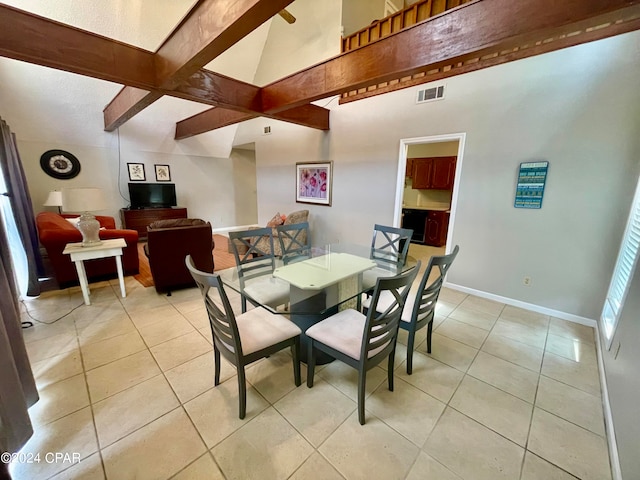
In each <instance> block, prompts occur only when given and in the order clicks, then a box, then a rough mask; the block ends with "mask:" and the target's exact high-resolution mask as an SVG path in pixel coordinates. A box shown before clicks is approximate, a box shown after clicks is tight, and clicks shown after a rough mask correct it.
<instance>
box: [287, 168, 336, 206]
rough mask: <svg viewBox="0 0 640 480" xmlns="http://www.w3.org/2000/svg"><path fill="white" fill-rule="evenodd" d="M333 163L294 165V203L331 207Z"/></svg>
mask: <svg viewBox="0 0 640 480" xmlns="http://www.w3.org/2000/svg"><path fill="white" fill-rule="evenodd" d="M332 175H333V162H311V163H302V162H300V163H296V202H298V203H315V204H318V205H327V206H331V182H332Z"/></svg>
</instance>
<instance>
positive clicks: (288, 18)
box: [278, 9, 296, 23]
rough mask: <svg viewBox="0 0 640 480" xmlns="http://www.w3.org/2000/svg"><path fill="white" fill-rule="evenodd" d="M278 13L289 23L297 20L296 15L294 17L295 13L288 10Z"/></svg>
mask: <svg viewBox="0 0 640 480" xmlns="http://www.w3.org/2000/svg"><path fill="white" fill-rule="evenodd" d="M278 15H280V16H281V17H282V18H284V19H285V20H286V21H287V23H295V22H296V17H294V16H293V15H291V14H290V13H289V12H287V11H286V10H284V9H283V10H280V11H279V12H278Z"/></svg>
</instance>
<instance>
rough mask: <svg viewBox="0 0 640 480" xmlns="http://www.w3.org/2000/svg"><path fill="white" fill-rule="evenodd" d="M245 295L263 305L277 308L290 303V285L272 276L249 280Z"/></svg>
mask: <svg viewBox="0 0 640 480" xmlns="http://www.w3.org/2000/svg"><path fill="white" fill-rule="evenodd" d="M244 293H245V294H247V295H248V296H249V297H251V298H252V299H254V300H255V301H256V302H258V303H260V304H262V305H269V306H270V307H277V306H278V305H282V304H284V303H287V302H289V284H288V283H287V282H285V281H284V280H281V279H279V278H275V277H272V276H264V277H259V278H255V279H252V280H249V281H248V282H247V283H246V284H245V287H244Z"/></svg>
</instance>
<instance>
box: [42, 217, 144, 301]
mask: <svg viewBox="0 0 640 480" xmlns="http://www.w3.org/2000/svg"><path fill="white" fill-rule="evenodd" d="M73 217H77V215H64V214H63V215H58V214H57V213H53V212H42V213H39V214H38V216H37V217H36V225H37V227H38V237H39V239H40V243H41V244H42V246H43V247H44V248H45V249H46V251H47V255H48V256H49V261H50V262H51V266H52V267H53V271H54V274H55V277H56V280H57V281H58V285H59V286H60V288H67V287H70V286H72V285H78V283H79V282H78V273H77V272H76V267H75V265H74V264H73V262H71V258H70V257H69V255H64V254H63V253H62V251H63V250H64V247H65V246H66V245H67V243H73V242H81V241H82V234H81V233H80V231H79V230H78V229H77V228H76V227H74V226H73V225H72V224H71V223H69V222H68V221H67V220H66V219H65V218H73ZM96 218H97V219H98V221H99V222H100V226H101V227H105V229H104V230H100V238H103V239H109V238H124V241H125V242H126V243H127V246H126V247H125V248H123V249H122V267H123V269H124V272H125V275H135V274H137V273H138V268H139V267H138V232H136V231H135V230H116V222H115V220H114V219H113V217H103V216H96ZM84 265H85V269H86V271H87V277H88V278H89V281H91V280H92V279H94V280H95V279H98V278H108V277H114V278H115V277H116V276H117V274H118V271H117V269H116V262H115V260H114V259H113V258H103V259H99V260H89V261H87V262H85V263H84Z"/></svg>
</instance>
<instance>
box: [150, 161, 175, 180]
mask: <svg viewBox="0 0 640 480" xmlns="http://www.w3.org/2000/svg"><path fill="white" fill-rule="evenodd" d="M154 167H156V182H170V181H171V170H170V169H169V165H158V164H155V165H154Z"/></svg>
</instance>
